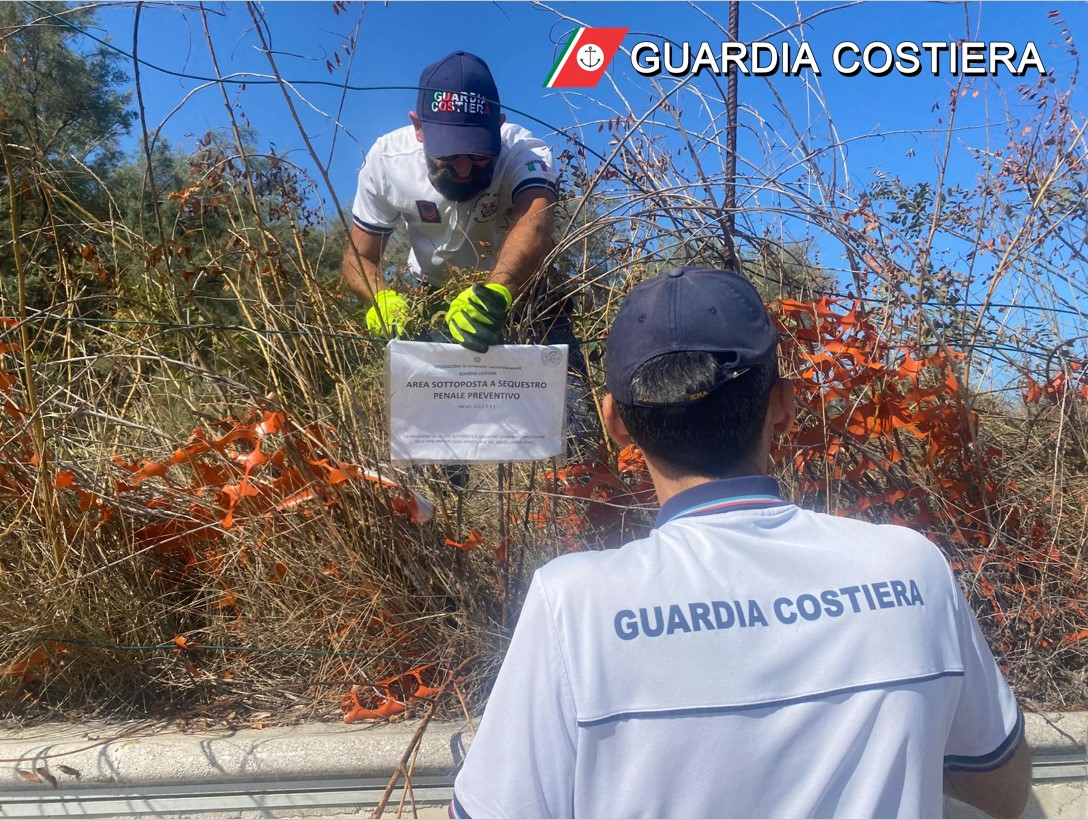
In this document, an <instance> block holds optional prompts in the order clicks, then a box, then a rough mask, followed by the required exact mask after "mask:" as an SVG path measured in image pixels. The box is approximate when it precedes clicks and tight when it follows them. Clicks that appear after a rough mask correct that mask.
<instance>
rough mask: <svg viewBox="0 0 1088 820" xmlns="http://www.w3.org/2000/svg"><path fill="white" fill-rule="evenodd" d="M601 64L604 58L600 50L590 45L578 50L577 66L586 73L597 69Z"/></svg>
mask: <svg viewBox="0 0 1088 820" xmlns="http://www.w3.org/2000/svg"><path fill="white" fill-rule="evenodd" d="M602 62H604V57H603V56H602V52H601V50H600V49H599V48H597V46H595V45H593V44H592V43H589V44H588V45H584V46H582V47H581V48H580V49H578V65H580V66H581V67H582V68H584V69H586V70H587V71H593V70H594V69H596V68H599V67H600V65H601V63H602Z"/></svg>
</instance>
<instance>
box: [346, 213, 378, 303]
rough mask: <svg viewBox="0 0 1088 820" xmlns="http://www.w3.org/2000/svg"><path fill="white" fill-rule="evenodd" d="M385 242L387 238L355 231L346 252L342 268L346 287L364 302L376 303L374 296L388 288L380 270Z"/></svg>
mask: <svg viewBox="0 0 1088 820" xmlns="http://www.w3.org/2000/svg"><path fill="white" fill-rule="evenodd" d="M385 241H386V240H385V237H378V236H374V235H373V234H367V233H365V232H362V231H359V230H358V229H355V230H353V231H352V236H351V239H350V240H349V241H348V246H347V248H346V249H345V251H344V262H343V264H342V265H341V267H340V276H341V279H342V280H343V283H344V287H346V288H347V289H348V290H350V291H351V292H352V293H354V294H356V295H357V296H358V297H359V298H360V299H362V300H363V301H364V302H372V301H374V294H375V293H377V292H378V291H380V290H384V289H385V288H386V287H387V285H386V284H385V280H384V279H383V278H382V275H381V272H380V271H379V270H378V261H379V260H380V259H381V255H382V251H383V250H384V247H385Z"/></svg>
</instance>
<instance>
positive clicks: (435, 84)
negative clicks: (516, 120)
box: [416, 51, 502, 157]
mask: <svg viewBox="0 0 1088 820" xmlns="http://www.w3.org/2000/svg"><path fill="white" fill-rule="evenodd" d="M416 113H417V114H418V115H419V118H420V120H421V121H422V125H423V147H424V149H425V150H426V152H427V153H428V154H429V155H430V156H432V157H452V156H457V155H460V154H479V155H482V156H489V157H497V156H498V155H499V148H500V147H501V145H502V137H501V127H502V123H501V120H500V110H499V90H498V88H497V87H496V86H495V79H494V78H493V77H492V76H491V69H489V68H488V67H487V63H485V62H484V61H483V60H481V59H480V58H479V57H477V56H476V55H475V54H469V53H468V52H467V51H455V52H453V53H452V54H447V55H446V56H445V57H443V58H442V59H441V60H439V61H438V62H437V63H433V64H432V65H429V66H427V67H426V68H425V69H423V73H422V74H420V76H419V99H418V101H417V103H416Z"/></svg>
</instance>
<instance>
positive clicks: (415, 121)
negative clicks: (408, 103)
mask: <svg viewBox="0 0 1088 820" xmlns="http://www.w3.org/2000/svg"><path fill="white" fill-rule="evenodd" d="M408 119H410V120H411V121H412V125H413V126H414V127H415V129H416V141H417V142H423V121H422V120H421V119H420V118H419V114H417V113H416V112H415V111H409V112H408Z"/></svg>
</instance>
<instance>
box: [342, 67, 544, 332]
mask: <svg viewBox="0 0 1088 820" xmlns="http://www.w3.org/2000/svg"><path fill="white" fill-rule="evenodd" d="M408 116H409V119H410V120H411V125H407V126H405V127H404V128H400V129H398V130H396V131H393V132H391V133H389V134H386V135H384V136H382V137H379V138H378V140H377V142H375V144H374V146H373V147H372V148H371V149H370V151H369V152H368V153H367V156H366V163H365V165H364V166H363V168H362V170H361V171H360V172H359V185H358V190H357V192H356V196H355V203H354V205H353V207H352V221H353V226H352V233H351V239H352V241H351V243H349V246H348V248H347V251H346V253H345V255H344V264H343V279H344V283H345V285H346V286H347V287H348V288H349V289H351V290H352V291H353V292H355V293H356V294H358V295H359V296H360V297H362V298H363V299H364V300H365V301H366V302H370V303H371V307H370V309H369V310H368V311H367V315H366V321H367V327H368V329H369V330H370V331H371V332H372V333H375V334H379V335H383V336H386V337H392V336H395V335H398V333H399V332H400V330H401V329H402V328H401V327H400V325H401V323H402V321H403V316H404V312H405V311H406V309H407V305H406V303H405V301H404V298H403V297H402V296H401V295H400V294H399V293H397V292H396V291H395V290H394V289H393V288H391V287H390V286H389V284H387V283H386V282H385V281H384V278H383V276H382V273H381V268H380V263H381V257H382V253H383V251H384V249H385V245H386V242H387V240H388V239H389V236H390V235H391V234H392V233H393V230H394V228H395V226H396V224H397V223H398V222H399V221H401V220H403V221H404V223H405V225H406V227H407V231H408V239H409V240H410V242H411V245H412V251H411V254H410V256H409V259H408V264H409V266H410V267H411V269H412V271H413V272H414V273H415V274H416V275H417V276H418V277H419V279H420V284H430V285H433V286H438V285H441V284H442V283H443V282H444V281H445V280H446V278H447V277H448V275H449V272H450V269H451V268H458V269H475V270H480V271H483V272H485V273H486V281H484V282H482V283H479V284H475V285H472V286H470V287H468V288H466V289H465V290H463V291H462V292H461V293H460V294H459V295H458V296H457V297H456V298H455V299H454V300H453V301H452V303H451V304H450V306H449V309H448V310H447V312H446V324H447V326H448V328H449V332H450V335H451V336H452V337H453V339H454V340H456V341H457V342H460V343H461V344H463V345H464V346H465V347H468V348H470V349H472V350H476V351H478V352H485V351H486V350H487V348H488V346H489V345H492V344H496V343H498V341H499V340H500V334H501V331H502V327H503V324H504V322H505V321H506V316H507V313H508V311H509V309H510V305H511V303H512V301H513V299H514V297H515V296H516V295H517V294H518V291H519V289H520V288H522V287H523V286H524V285H525V284H526V282H527V281H528V279H529V278H530V276H532V274H533V273H534V272H536V271H537V270H538V269H539V268H540V266H541V263H542V262H543V260H544V258H545V257H546V256H547V255H548V252H549V251H550V250H551V249H552V244H553V238H552V225H553V210H554V206H555V202H556V181H555V180H556V174H555V169H554V168H553V166H552V155H551V151H550V150H549V148H548V146H547V145H545V144H544V143H543V142H542V141H541V140H539V139H537V138H535V137H534V136H533V135H532V134H530V133H529V132H528V131H527V130H526V129H524V128H522V127H521V126H520V125H513V124H511V123H507V122H506V116H505V115H504V114H502V113H501V111H500V106H499V92H498V89H497V87H496V85H495V81H494V79H493V77H492V76H491V71H490V70H489V69H488V67H487V64H486V63H485V62H484V61H483V60H482V59H480V58H479V57H477V56H475V55H473V54H468V53H467V52H464V51H457V52H454V53H452V54H449V55H447V56H446V57H443V58H442V59H441V60H439V61H438V62H437V63H434V64H433V65H430V66H428V67H427V68H425V69H424V70H423V73H422V75H421V76H420V78H419V96H418V100H417V104H416V110H415V111H413V112H410V113H409V115H408Z"/></svg>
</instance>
